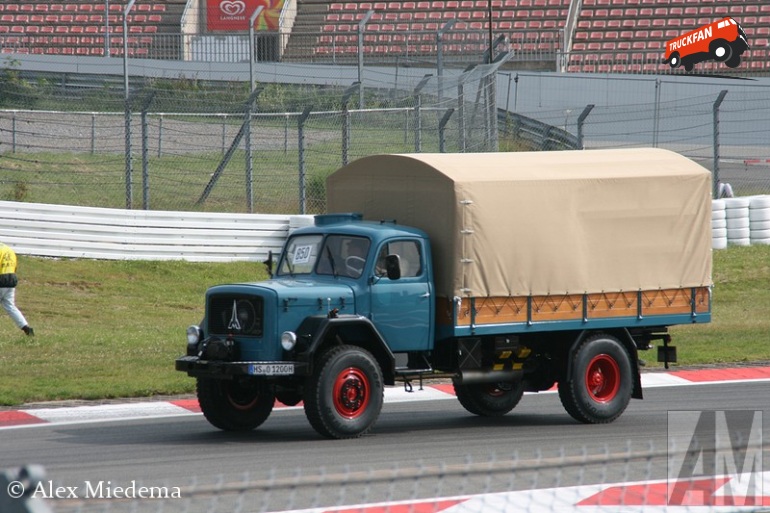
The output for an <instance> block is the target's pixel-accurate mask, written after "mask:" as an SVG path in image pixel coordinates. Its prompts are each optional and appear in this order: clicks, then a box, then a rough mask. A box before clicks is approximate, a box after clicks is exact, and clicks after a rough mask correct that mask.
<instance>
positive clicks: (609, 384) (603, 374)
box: [559, 334, 633, 424]
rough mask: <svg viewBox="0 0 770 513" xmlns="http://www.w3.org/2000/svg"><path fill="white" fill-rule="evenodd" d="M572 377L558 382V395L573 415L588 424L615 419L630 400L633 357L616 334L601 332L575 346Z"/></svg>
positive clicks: (565, 407)
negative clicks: (614, 335)
mask: <svg viewBox="0 0 770 513" xmlns="http://www.w3.org/2000/svg"><path fill="white" fill-rule="evenodd" d="M570 365H571V378H570V379H565V380H561V381H560V382H559V398H560V399H561V403H562V405H563V406H564V409H565V410H567V413H569V414H570V415H571V416H572V417H573V418H575V419H576V420H579V421H580V422H585V423H586V424H603V423H608V422H612V421H613V420H615V419H616V418H618V417H619V416H620V414H622V413H623V411H624V410H625V409H626V407H627V406H628V403H629V401H630V400H631V393H632V390H633V374H632V371H631V359H630V358H629V355H628V352H627V351H626V349H625V347H623V344H622V343H621V342H620V341H619V340H618V339H617V338H615V337H613V336H611V335H606V334H599V335H594V336H592V337H589V338H587V339H585V340H584V341H582V342H581V343H580V345H579V346H578V347H577V349H576V350H575V352H574V354H573V356H572V361H571V362H570Z"/></svg>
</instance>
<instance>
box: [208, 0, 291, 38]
mask: <svg viewBox="0 0 770 513" xmlns="http://www.w3.org/2000/svg"><path fill="white" fill-rule="evenodd" d="M283 4H284V0H206V28H207V30H208V31H209V32H237V31H247V30H249V18H250V17H251V15H252V14H253V13H254V11H255V10H256V9H257V7H259V6H260V5H261V6H263V7H264V9H263V10H262V12H261V13H260V15H259V16H258V17H257V19H256V21H255V23H254V28H255V29H256V30H269V31H273V30H278V18H279V17H280V15H281V9H283Z"/></svg>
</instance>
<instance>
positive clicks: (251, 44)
mask: <svg viewBox="0 0 770 513" xmlns="http://www.w3.org/2000/svg"><path fill="white" fill-rule="evenodd" d="M264 8H265V6H264V5H260V6H259V7H257V8H256V9H255V10H254V13H253V14H252V15H251V18H249V80H250V81H251V84H250V85H249V91H251V92H252V93H253V92H254V61H255V60H256V58H257V56H256V55H255V53H256V52H255V48H254V46H255V45H254V21H256V19H257V16H259V14H260V13H261V12H262V9H264Z"/></svg>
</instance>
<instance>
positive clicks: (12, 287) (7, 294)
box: [0, 242, 35, 336]
mask: <svg viewBox="0 0 770 513" xmlns="http://www.w3.org/2000/svg"><path fill="white" fill-rule="evenodd" d="M18 283H19V279H18V278H17V277H16V253H14V252H13V250H12V249H11V248H9V247H8V246H6V245H5V244H3V243H2V242H0V304H2V305H3V308H5V311H6V312H8V315H10V316H11V319H13V322H15V323H16V325H17V326H18V327H19V328H21V330H22V331H23V332H24V333H26V334H27V335H30V336H31V335H34V334H35V330H33V329H32V326H30V325H29V324H27V319H25V318H24V314H22V313H21V311H20V310H19V309H18V308H16V285H17V284H18Z"/></svg>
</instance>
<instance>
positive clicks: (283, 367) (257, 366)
mask: <svg viewBox="0 0 770 513" xmlns="http://www.w3.org/2000/svg"><path fill="white" fill-rule="evenodd" d="M249 374H251V375H252V376H291V375H292V374H294V364H293V363H252V364H249Z"/></svg>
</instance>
